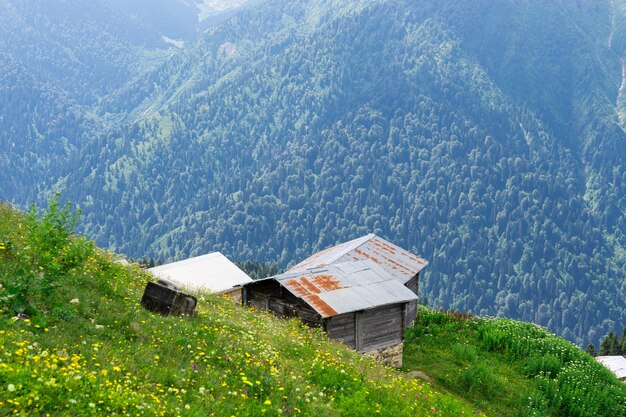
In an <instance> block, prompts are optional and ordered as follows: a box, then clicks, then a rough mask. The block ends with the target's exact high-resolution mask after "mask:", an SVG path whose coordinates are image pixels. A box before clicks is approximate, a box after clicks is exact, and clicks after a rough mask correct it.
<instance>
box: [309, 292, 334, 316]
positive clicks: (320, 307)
mask: <svg viewBox="0 0 626 417" xmlns="http://www.w3.org/2000/svg"><path fill="white" fill-rule="evenodd" d="M307 300H308V301H309V304H311V306H312V307H313V308H315V310H316V311H317V312H319V313H320V314H321V315H322V316H323V317H332V316H336V315H337V311H335V310H334V309H333V308H332V307H331V306H329V305H328V304H327V303H326V302H325V301H324V300H322V299H321V298H320V297H319V295H317V294H312V295H309V296H308V297H307Z"/></svg>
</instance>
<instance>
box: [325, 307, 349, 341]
mask: <svg viewBox="0 0 626 417" xmlns="http://www.w3.org/2000/svg"><path fill="white" fill-rule="evenodd" d="M355 315H356V314H355V313H346V314H340V315H338V316H333V317H331V318H329V319H327V320H326V333H328V337H330V338H331V339H335V340H341V341H343V343H345V344H346V346H348V347H351V348H352V349H356V334H355V328H356V326H355V325H354V323H355Z"/></svg>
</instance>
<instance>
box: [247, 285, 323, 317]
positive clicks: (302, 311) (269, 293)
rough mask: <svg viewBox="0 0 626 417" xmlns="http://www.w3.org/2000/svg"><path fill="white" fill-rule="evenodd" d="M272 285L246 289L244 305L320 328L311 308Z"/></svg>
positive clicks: (315, 314) (317, 315)
mask: <svg viewBox="0 0 626 417" xmlns="http://www.w3.org/2000/svg"><path fill="white" fill-rule="evenodd" d="M274 284H275V285H271V284H270V285H267V284H266V285H263V286H257V287H255V288H254V290H252V291H251V290H250V289H248V288H246V289H245V290H244V291H245V300H244V303H245V304H247V305H250V306H253V307H254V308H258V309H262V310H268V311H271V312H273V313H275V314H277V315H279V316H282V317H298V318H299V319H301V320H302V321H303V322H304V323H305V324H307V325H309V326H313V327H320V326H322V318H321V317H320V316H319V314H317V312H316V311H315V310H314V309H313V308H311V307H309V306H308V305H306V304H304V303H303V302H302V301H301V300H299V299H298V298H296V297H294V296H293V295H292V294H291V293H289V292H288V291H283V290H282V288H281V287H280V286H279V285H278V284H277V283H274Z"/></svg>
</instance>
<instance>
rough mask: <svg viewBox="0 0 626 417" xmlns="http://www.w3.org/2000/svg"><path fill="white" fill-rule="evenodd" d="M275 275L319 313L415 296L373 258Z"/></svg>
mask: <svg viewBox="0 0 626 417" xmlns="http://www.w3.org/2000/svg"><path fill="white" fill-rule="evenodd" d="M268 279H274V280H276V281H278V282H279V283H280V285H282V286H283V287H284V288H286V289H287V290H289V292H291V293H292V294H293V295H295V296H296V297H298V298H301V299H302V300H304V301H305V302H306V303H307V304H308V305H310V306H311V307H313V308H314V309H315V311H317V312H318V313H319V314H320V315H321V316H322V317H332V316H335V315H338V314H343V313H348V312H352V311H359V310H366V309H371V308H375V307H378V306H384V305H389V304H396V303H406V302H409V301H412V300H416V299H417V296H416V295H415V294H414V293H413V291H411V290H409V289H408V288H406V287H405V286H404V285H402V283H400V282H399V281H398V280H397V279H395V278H394V277H393V276H391V275H390V274H389V273H388V272H387V271H385V270H384V269H383V268H381V267H380V266H378V265H376V264H375V263H374V262H372V261H369V260H368V261H352V262H347V263H339V264H333V265H328V266H324V267H320V268H311V269H308V270H305V271H289V272H286V273H284V274H280V275H276V276H274V277H270V278H266V279H265V280H268Z"/></svg>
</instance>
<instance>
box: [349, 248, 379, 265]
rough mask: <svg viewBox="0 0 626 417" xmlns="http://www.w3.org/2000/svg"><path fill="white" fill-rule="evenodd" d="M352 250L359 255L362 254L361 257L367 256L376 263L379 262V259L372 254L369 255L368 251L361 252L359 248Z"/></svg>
mask: <svg viewBox="0 0 626 417" xmlns="http://www.w3.org/2000/svg"><path fill="white" fill-rule="evenodd" d="M354 252H355V253H358V254H359V255H361V256H363V257H365V258H367V259H369V260H371V261H374V262H376V263H377V264H380V261H379V260H378V259H377V258H375V257H374V256H371V255H370V254H369V253H365V252H363V251H361V250H359V249H355V250H354Z"/></svg>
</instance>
